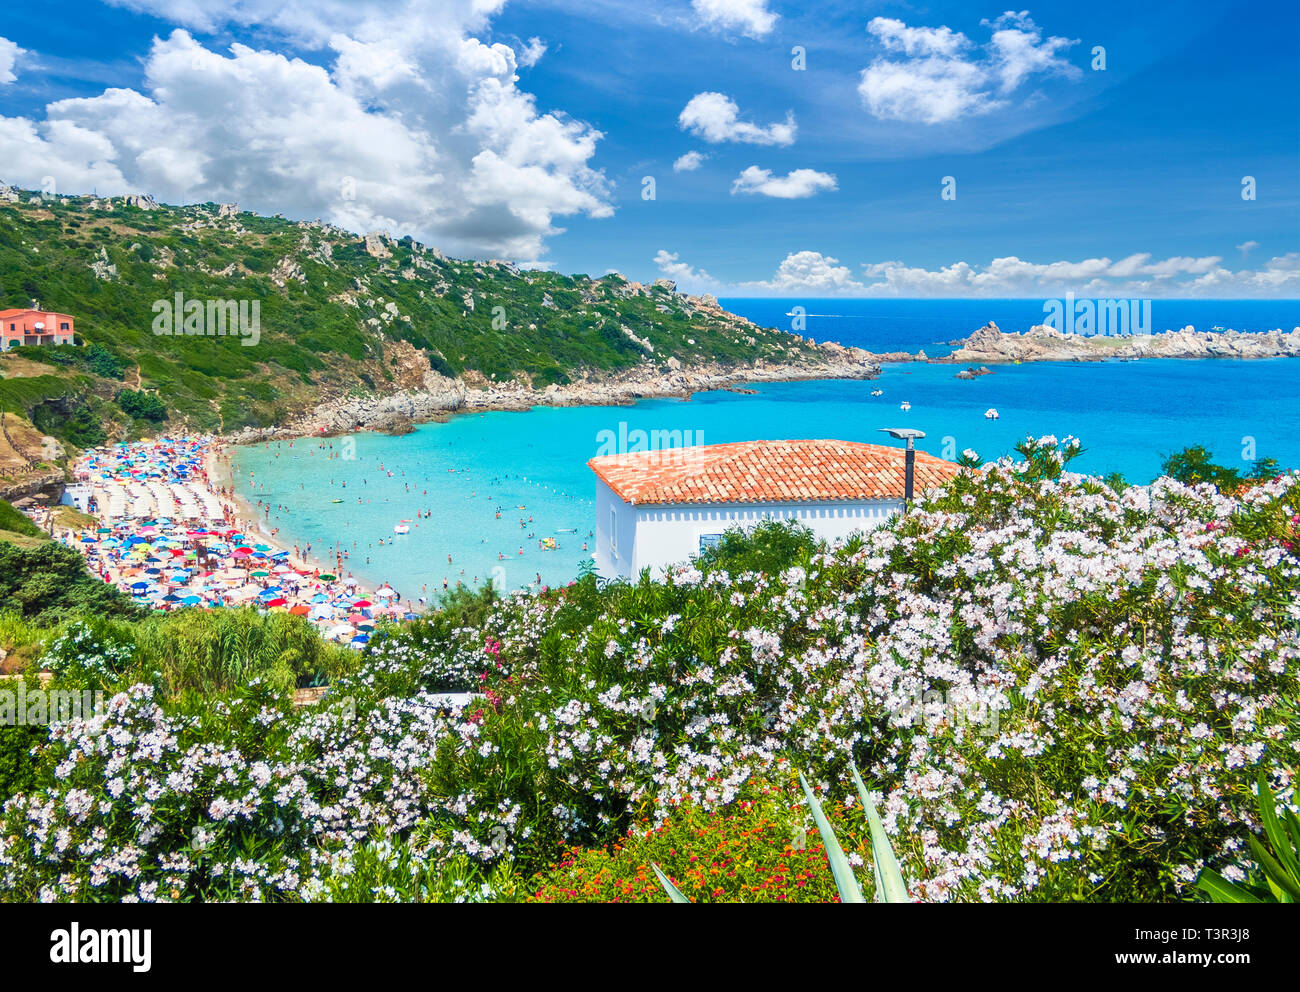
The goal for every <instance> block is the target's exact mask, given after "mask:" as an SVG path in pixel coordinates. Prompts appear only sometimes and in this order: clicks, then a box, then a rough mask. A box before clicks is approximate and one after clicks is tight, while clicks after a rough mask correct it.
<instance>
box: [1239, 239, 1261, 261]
mask: <svg viewBox="0 0 1300 992" xmlns="http://www.w3.org/2000/svg"><path fill="white" fill-rule="evenodd" d="M1258 247H1259V242H1258V241H1243V242H1242V243H1241V244H1239V245H1237V251H1239V252H1241V257H1242V258H1245V257H1246V256H1247V255H1249V254H1250V253H1251V252H1252V251H1254V250H1255V249H1256V248H1258Z"/></svg>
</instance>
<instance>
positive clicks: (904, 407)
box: [898, 400, 912, 413]
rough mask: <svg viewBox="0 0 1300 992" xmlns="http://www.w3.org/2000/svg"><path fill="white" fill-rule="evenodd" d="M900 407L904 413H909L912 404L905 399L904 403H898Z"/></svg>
mask: <svg viewBox="0 0 1300 992" xmlns="http://www.w3.org/2000/svg"><path fill="white" fill-rule="evenodd" d="M898 408H899V409H900V410H902V411H903V412H904V413H907V411H908V410H910V409H912V404H911V403H909V402H907V400H903V402H902V403H900V404H898Z"/></svg>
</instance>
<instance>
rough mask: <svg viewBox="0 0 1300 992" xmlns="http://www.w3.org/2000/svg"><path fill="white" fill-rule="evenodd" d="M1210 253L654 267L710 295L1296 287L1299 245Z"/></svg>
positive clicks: (1183, 293) (1257, 292)
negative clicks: (1253, 260) (1226, 262)
mask: <svg viewBox="0 0 1300 992" xmlns="http://www.w3.org/2000/svg"><path fill="white" fill-rule="evenodd" d="M1221 263H1222V259H1221V258H1219V257H1217V256H1207V257H1203V258H1190V257H1181V256H1176V257H1173V258H1165V259H1153V258H1152V256H1151V255H1150V253H1147V252H1139V253H1137V254H1133V255H1128V256H1126V257H1124V258H1121V259H1119V260H1112V259H1109V258H1104V257H1103V258H1086V259H1082V260H1080V261H1057V262H1030V261H1026V260H1024V259H1020V258H1017V257H1015V256H1014V255H1011V256H1006V257H1003V258H995V259H993V260H992V261H991V262H990V263H989V264H987V265H972V264H971V263H969V262H964V261H961V262H954V263H953V264H951V265H947V266H942V267H940V268H937V269H927V268H925V267H923V266H909V265H907V264H905V263H903V262H897V261H893V262H872V263H867V264H864V265H862V266H861V273H860V275H858V276H855V275H854V273H853V271H852V270H851V269H850V268H849V267H848V266H846V265H841V264H840V262H839V260H838V259H836V258H832V257H830V256H828V255H823V254H821V253H820V252H816V251H797V252H791V253H790V254H789V255H787V256H786V257H785V259H784V260H783V261H782V262H781V264H780V265H779V266H778V267H777V271H776V273H775V274H774V275H773V276H772V278H770V279H763V280H754V281H747V282H734V283H726V282H723V281H721V280H718V279H715V278H714V277H712V276H711V275H709V273H707V272H705V271H703V270H701V269H696V268H694V267H692V266H691V265H690V264H689V263H688V262H686V261H683V260H682V259H681V258H679V257H678V256H677V255H676V254H672V253H669V252H667V251H660V252H659V254H658V255H656V256H655V264H656V265H657V266H658V267H659V269H660V270H661V271H662V272H664V273H665V274H668V275H670V276H672V278H674V279H676V280H677V282H678V285H679V286H682V287H684V288H686V289H688V291H690V292H709V293H714V294H716V295H745V294H750V295H760V296H800V295H809V296H855V297H893V298H904V299H910V298H926V297H929V298H945V297H956V298H962V297H973V298H1002V297H1022V298H1024V297H1028V298H1034V297H1040V298H1043V299H1051V298H1059V297H1063V296H1064V295H1065V294H1066V293H1074V294H1075V296H1076V297H1078V298H1080V299H1087V298H1094V299H1098V298H1106V299H1113V298H1128V299H1153V298H1174V299H1178V298H1206V299H1215V298H1230V297H1258V298H1273V299H1291V298H1294V297H1296V296H1297V295H1300V253H1296V252H1292V253H1289V254H1287V255H1283V256H1279V257H1276V258H1273V259H1272V260H1270V261H1269V262H1268V263H1267V264H1266V265H1265V266H1264V267H1263V268H1260V269H1255V270H1249V269H1243V270H1238V271H1235V272H1234V271H1229V270H1228V269H1226V268H1224V267H1223V266H1222V264H1221Z"/></svg>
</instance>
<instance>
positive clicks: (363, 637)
mask: <svg viewBox="0 0 1300 992" xmlns="http://www.w3.org/2000/svg"><path fill="white" fill-rule="evenodd" d="M369 641H370V635H369V634H358V635H357V636H356V637H354V638H352V645H353V647H360V646H361V645H362V644H367V643H369Z"/></svg>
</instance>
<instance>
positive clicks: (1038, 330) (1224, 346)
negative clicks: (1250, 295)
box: [934, 321, 1300, 365]
mask: <svg viewBox="0 0 1300 992" xmlns="http://www.w3.org/2000/svg"><path fill="white" fill-rule="evenodd" d="M958 345H959V347H957V348H956V349H955V350H954V351H953V352H952V354H950V355H946V356H944V357H942V358H937V359H934V360H935V361H939V362H950V363H953V364H958V365H974V364H977V363H991V362H1099V361H1105V360H1106V359H1108V358H1121V359H1125V360H1132V359H1137V358H1294V357H1300V327H1297V328H1295V329H1294V330H1292V331H1289V332H1284V331H1282V330H1281V329H1278V330H1273V331H1258V332H1256V331H1234V330H1227V331H1197V330H1196V329H1195V328H1193V327H1191V326H1190V325H1189V326H1187V327H1184V328H1181V329H1180V330H1177V331H1164V332H1163V333H1160V334H1150V335H1132V336H1108V335H1094V336H1087V335H1081V334H1062V333H1061V332H1060V331H1059V330H1057V329H1056V328H1054V327H1048V326H1046V325H1043V324H1039V325H1036V326H1034V327H1031V328H1030V329H1029V330H1028V331H1027V332H1026V333H1024V334H1016V333H1014V332H1008V331H1003V330H1001V329H999V328H998V325H997V324H995V323H993V322H992V321H990V322H989V323H987V324H985V325H984V326H983V327H981V328H980V329H979V330H977V331H975V332H974V333H972V334H971V335H970V337H968V338H966V339H965V340H964V341H960V342H958Z"/></svg>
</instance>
